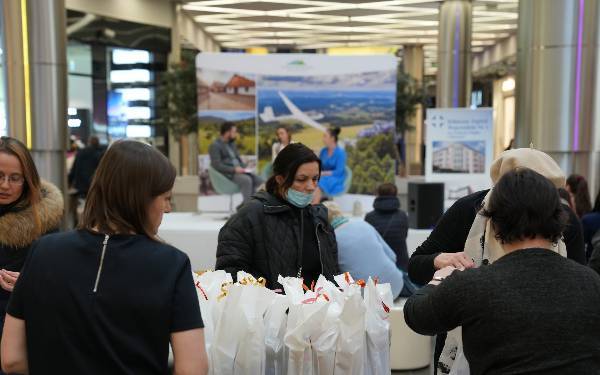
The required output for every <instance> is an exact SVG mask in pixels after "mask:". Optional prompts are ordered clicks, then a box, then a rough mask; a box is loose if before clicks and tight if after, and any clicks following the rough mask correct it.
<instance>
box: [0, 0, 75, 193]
mask: <svg viewBox="0 0 600 375" xmlns="http://www.w3.org/2000/svg"><path fill="white" fill-rule="evenodd" d="M3 7H4V12H5V13H4V21H5V33H6V56H7V57H6V61H7V71H6V75H7V88H8V90H7V99H8V106H7V107H8V108H9V113H8V116H7V118H8V122H9V124H10V125H9V135H10V136H12V137H15V138H18V139H20V140H21V141H23V142H24V143H25V144H26V145H27V146H28V148H29V149H30V150H31V154H32V156H33V159H34V161H35V164H36V166H37V168H38V171H39V174H40V176H41V177H42V178H45V179H47V180H49V181H50V182H52V183H54V184H55V185H56V186H58V187H59V188H60V189H61V190H62V191H63V192H65V191H66V185H67V184H66V175H65V150H66V144H67V63H66V59H67V57H66V42H67V38H66V33H65V28H66V26H65V25H66V9H65V2H64V0H27V1H25V0H20V1H18V0H14V1H4V2H3Z"/></svg>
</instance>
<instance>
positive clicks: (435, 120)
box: [428, 115, 446, 128]
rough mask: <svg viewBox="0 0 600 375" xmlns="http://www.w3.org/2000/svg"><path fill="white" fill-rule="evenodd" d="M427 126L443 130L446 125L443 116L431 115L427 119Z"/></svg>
mask: <svg viewBox="0 0 600 375" xmlns="http://www.w3.org/2000/svg"><path fill="white" fill-rule="evenodd" d="M428 122H429V124H431V126H432V127H434V128H443V127H444V125H445V124H446V120H444V116H441V115H433V116H431V118H430V119H429V121H428Z"/></svg>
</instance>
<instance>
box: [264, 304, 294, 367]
mask: <svg viewBox="0 0 600 375" xmlns="http://www.w3.org/2000/svg"><path fill="white" fill-rule="evenodd" d="M288 306H289V304H288V300H287V298H286V297H285V296H282V295H280V294H276V293H274V294H273V295H272V300H271V302H270V303H269V306H268V307H267V310H266V312H265V317H264V322H265V347H266V348H265V350H266V364H265V374H266V375H285V374H286V371H287V356H286V354H287V351H286V350H285V345H284V343H283V338H284V337H285V330H286V327H287V314H286V310H287V309H288Z"/></svg>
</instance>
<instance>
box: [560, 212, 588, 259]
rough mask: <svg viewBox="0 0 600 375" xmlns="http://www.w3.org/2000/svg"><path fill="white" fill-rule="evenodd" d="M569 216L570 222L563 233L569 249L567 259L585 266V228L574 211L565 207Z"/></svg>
mask: <svg viewBox="0 0 600 375" xmlns="http://www.w3.org/2000/svg"><path fill="white" fill-rule="evenodd" d="M564 207H565V210H567V212H568V214H569V222H568V224H567V227H566V228H565V231H564V233H563V236H564V240H565V246H566V247H567V258H569V259H572V260H574V261H576V262H577V263H579V264H583V265H585V264H586V263H587V262H586V257H585V243H584V241H583V228H582V226H581V221H579V218H578V217H577V215H575V213H574V212H573V210H571V209H570V208H568V206H564Z"/></svg>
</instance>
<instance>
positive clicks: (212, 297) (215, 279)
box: [193, 270, 233, 363]
mask: <svg viewBox="0 0 600 375" xmlns="http://www.w3.org/2000/svg"><path fill="white" fill-rule="evenodd" d="M193 276H194V284H195V285H196V292H197V294H198V302H199V304H200V314H201V315H202V321H203V322H204V342H205V347H206V352H207V353H210V348H211V345H212V342H213V337H214V330H215V327H216V326H217V322H218V319H219V318H220V317H221V310H222V308H223V304H224V302H223V301H222V300H220V299H219V295H221V293H222V288H223V284H230V283H232V282H233V280H232V278H231V275H230V274H229V273H227V272H225V271H223V270H219V271H207V272H204V273H203V274H201V275H198V274H196V273H194V275H193ZM209 363H210V356H209Z"/></svg>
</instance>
